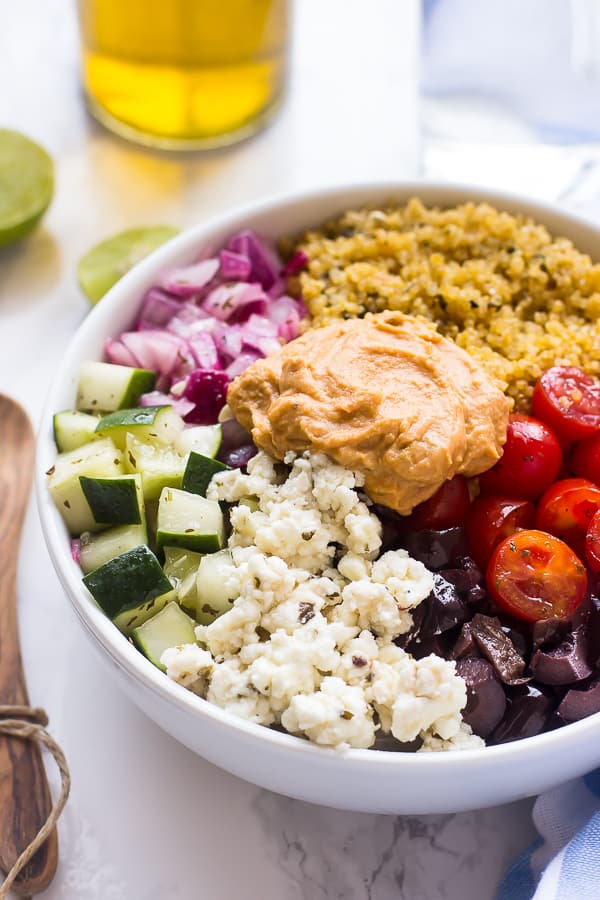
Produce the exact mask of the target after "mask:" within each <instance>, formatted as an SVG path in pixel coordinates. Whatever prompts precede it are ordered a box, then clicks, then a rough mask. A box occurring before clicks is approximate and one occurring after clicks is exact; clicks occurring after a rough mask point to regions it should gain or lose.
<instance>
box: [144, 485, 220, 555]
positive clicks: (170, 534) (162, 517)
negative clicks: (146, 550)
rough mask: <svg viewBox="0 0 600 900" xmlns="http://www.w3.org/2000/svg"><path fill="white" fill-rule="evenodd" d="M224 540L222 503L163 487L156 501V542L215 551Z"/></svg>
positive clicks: (202, 550)
mask: <svg viewBox="0 0 600 900" xmlns="http://www.w3.org/2000/svg"><path fill="white" fill-rule="evenodd" d="M224 542H225V525H224V521H223V513H222V512H221V507H220V506H219V504H218V503H216V502H215V501H214V500H206V498H205V497H199V496H198V495H197V494H189V493H188V492H187V491H180V490H177V489H176V488H164V489H163V491H162V493H161V495H160V499H159V501H158V517H157V523H156V543H157V546H158V548H159V549H160V548H161V547H165V546H170V547H186V548H187V549H189V550H196V551H197V552H198V553H214V552H215V551H216V550H220V549H221V547H222V546H223V544H224Z"/></svg>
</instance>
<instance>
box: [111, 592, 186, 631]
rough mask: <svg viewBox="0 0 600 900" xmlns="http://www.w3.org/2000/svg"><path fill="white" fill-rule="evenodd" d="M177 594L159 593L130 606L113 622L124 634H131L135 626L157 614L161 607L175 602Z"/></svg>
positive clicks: (118, 614)
mask: <svg viewBox="0 0 600 900" xmlns="http://www.w3.org/2000/svg"><path fill="white" fill-rule="evenodd" d="M176 601H177V594H176V593H175V591H173V590H171V591H167V592H166V593H165V594H159V596H158V597H153V598H152V599H151V600H147V601H143V602H140V603H138V604H137V606H136V605H132V606H128V607H126V608H125V609H122V610H121V612H119V613H117V615H116V616H115V617H114V618H113V623H114V624H115V625H116V626H117V628H118V629H119V631H122V632H123V634H126V635H128V636H129V635H130V634H131V632H132V631H133V629H134V628H138V627H139V626H140V625H143V624H144V622H147V621H148V619H151V618H152V617H153V616H155V615H157V614H158V613H159V612H160V611H161V609H164V608H165V606H166V605H167V604H168V603H175V602H176Z"/></svg>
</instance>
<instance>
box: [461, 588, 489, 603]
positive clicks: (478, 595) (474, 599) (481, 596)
mask: <svg viewBox="0 0 600 900" xmlns="http://www.w3.org/2000/svg"><path fill="white" fill-rule="evenodd" d="M486 597H487V594H486V590H485V588H484V587H483V586H482V585H481V584H474V585H473V587H470V588H469V589H468V591H465V592H464V594H463V597H462V599H463V600H464V601H465V603H468V604H469V606H476V605H477V604H478V603H483V601H484V600H485V599H486Z"/></svg>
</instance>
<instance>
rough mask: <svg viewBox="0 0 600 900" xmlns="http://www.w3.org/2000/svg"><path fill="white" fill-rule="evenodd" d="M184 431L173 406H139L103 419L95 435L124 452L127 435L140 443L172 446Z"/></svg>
mask: <svg viewBox="0 0 600 900" xmlns="http://www.w3.org/2000/svg"><path fill="white" fill-rule="evenodd" d="M182 429H183V419H182V418H181V416H180V415H179V414H178V413H176V412H175V410H174V409H173V407H172V406H136V407H135V408H134V409H118V410H116V411H115V412H111V413H108V415H106V416H103V417H102V418H101V419H100V421H99V422H98V424H97V425H96V432H97V433H98V434H101V435H105V436H106V437H110V438H111V439H112V440H113V441H114V442H115V444H116V445H117V447H120V448H121V449H122V450H124V449H125V443H126V440H127V435H128V434H133V435H134V437H136V438H137V439H138V440H139V441H147V442H150V443H158V444H172V443H173V441H174V440H175V438H176V437H177V435H178V434H179V432H180V431H181V430H182Z"/></svg>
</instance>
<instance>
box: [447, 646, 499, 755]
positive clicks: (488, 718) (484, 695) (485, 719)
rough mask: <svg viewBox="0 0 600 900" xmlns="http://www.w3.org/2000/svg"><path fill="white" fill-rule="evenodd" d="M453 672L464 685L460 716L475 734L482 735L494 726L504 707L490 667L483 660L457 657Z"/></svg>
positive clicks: (494, 675) (495, 678)
mask: <svg viewBox="0 0 600 900" xmlns="http://www.w3.org/2000/svg"><path fill="white" fill-rule="evenodd" d="M456 674H457V675H460V677H461V678H463V679H464V681H465V684H466V685H467V705H466V706H465V708H464V709H463V713H462V716H463V719H464V721H465V722H466V723H467V724H468V725H470V726H471V728H472V729H473V731H474V732H475V734H478V735H479V736H480V737H482V738H485V737H487V736H488V735H489V734H491V732H492V731H493V730H494V728H495V727H496V726H497V725H498V723H499V722H500V720H501V719H502V716H503V715H504V711H505V709H506V696H505V694H504V689H503V687H502V685H501V684H500V681H499V680H498V677H497V675H496V673H495V672H494V667H493V666H492V665H491V664H490V663H489V662H487V660H485V659H459V660H458V662H457V663H456Z"/></svg>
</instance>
